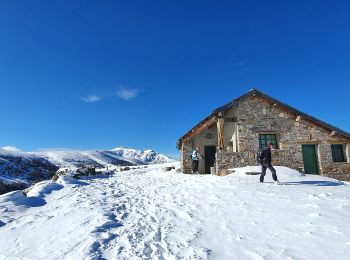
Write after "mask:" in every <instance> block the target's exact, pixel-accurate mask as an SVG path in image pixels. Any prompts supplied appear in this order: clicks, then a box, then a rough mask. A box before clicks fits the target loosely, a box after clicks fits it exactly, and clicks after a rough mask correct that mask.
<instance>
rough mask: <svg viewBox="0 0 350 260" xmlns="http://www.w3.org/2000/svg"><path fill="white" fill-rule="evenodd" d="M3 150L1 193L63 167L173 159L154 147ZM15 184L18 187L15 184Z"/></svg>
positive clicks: (12, 148)
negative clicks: (32, 150) (152, 148)
mask: <svg viewBox="0 0 350 260" xmlns="http://www.w3.org/2000/svg"><path fill="white" fill-rule="evenodd" d="M10 148H11V149H0V194H1V193H4V191H2V190H4V189H5V188H4V186H6V185H7V186H11V185H14V184H16V185H17V184H19V183H20V184H21V187H22V186H26V185H27V186H28V185H30V184H32V183H34V182H38V181H41V180H46V179H49V178H51V177H52V176H53V175H54V173H55V172H56V171H57V170H58V169H59V168H61V167H69V168H78V167H82V166H93V167H96V168H105V167H107V166H108V165H120V166H134V165H148V164H161V163H168V162H172V161H174V160H173V159H171V158H169V157H167V156H165V155H162V154H159V153H157V152H155V151H153V150H145V151H142V150H136V149H131V148H125V147H117V148H114V149H111V150H105V151H41V152H20V151H18V150H16V149H14V147H10ZM16 185H15V186H16Z"/></svg>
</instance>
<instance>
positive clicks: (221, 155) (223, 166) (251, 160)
mask: <svg viewBox="0 0 350 260" xmlns="http://www.w3.org/2000/svg"><path fill="white" fill-rule="evenodd" d="M247 165H258V163H257V160H256V155H255V153H253V152H242V153H229V152H225V151H218V152H217V153H216V165H215V166H216V174H218V175H220V174H221V172H222V171H223V170H228V169H233V168H237V167H244V166H247Z"/></svg>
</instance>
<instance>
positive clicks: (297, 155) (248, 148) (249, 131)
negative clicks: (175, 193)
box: [182, 96, 350, 180]
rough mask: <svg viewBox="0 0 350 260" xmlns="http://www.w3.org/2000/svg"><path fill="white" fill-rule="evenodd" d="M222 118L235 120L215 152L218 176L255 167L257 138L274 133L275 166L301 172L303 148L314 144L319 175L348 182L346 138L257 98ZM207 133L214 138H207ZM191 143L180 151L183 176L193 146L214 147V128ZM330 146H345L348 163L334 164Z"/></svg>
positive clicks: (349, 166) (188, 169)
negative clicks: (223, 146)
mask: <svg viewBox="0 0 350 260" xmlns="http://www.w3.org/2000/svg"><path fill="white" fill-rule="evenodd" d="M224 118H235V120H236V121H237V122H225V124H224V145H225V149H224V150H223V151H218V152H217V155H216V169H217V173H220V171H222V170H226V169H229V168H235V167H242V166H247V165H257V161H256V152H257V151H258V150H259V135H260V134H276V135H277V142H278V146H279V147H278V149H277V150H275V151H273V164H274V165H276V166H277V165H280V166H287V167H290V168H293V169H296V170H299V171H303V170H304V161H303V153H302V145H303V144H314V145H315V146H316V152H317V157H318V164H319V165H318V166H319V170H320V174H321V175H324V176H329V177H333V178H337V179H340V180H348V179H349V172H350V140H348V139H344V138H342V137H339V136H337V135H335V136H334V135H331V131H329V130H326V129H325V128H323V127H321V126H318V125H316V124H314V123H312V122H310V121H308V120H306V119H304V118H302V117H299V116H298V115H295V114H292V113H291V112H289V111H286V110H285V109H283V108H282V107H279V106H277V105H275V104H271V103H269V102H267V101H265V100H263V99H262V98H260V97H257V96H256V97H253V96H250V97H249V96H248V97H245V98H241V99H239V100H237V101H235V104H234V107H233V108H231V109H229V110H228V111H226V112H225V114H224ZM208 134H209V136H210V134H211V135H212V136H213V137H212V138H211V139H208V138H207V137H208ZM232 140H233V141H235V142H232ZM190 142H191V143H189V144H187V146H186V148H185V149H184V151H183V152H182V155H183V157H184V159H182V160H183V169H184V172H185V173H191V160H190V158H189V156H190V153H191V149H192V147H196V146H200V147H201V148H202V151H203V152H204V149H203V148H204V146H206V145H214V146H217V129H216V125H214V126H212V127H211V128H210V129H206V130H205V131H203V132H202V133H200V134H198V135H197V136H195V137H193V138H192V139H191V140H190ZM331 144H346V157H347V161H348V162H347V163H333V159H332V151H331ZM229 145H231V147H230V146H229ZM234 151H236V152H234ZM204 163H205V162H204V160H202V161H201V162H200V165H199V172H200V173H204Z"/></svg>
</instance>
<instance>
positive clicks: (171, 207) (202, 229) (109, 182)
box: [0, 163, 350, 260]
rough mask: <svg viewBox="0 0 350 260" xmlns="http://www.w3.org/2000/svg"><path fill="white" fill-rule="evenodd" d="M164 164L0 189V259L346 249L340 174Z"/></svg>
mask: <svg viewBox="0 0 350 260" xmlns="http://www.w3.org/2000/svg"><path fill="white" fill-rule="evenodd" d="M175 165H176V166H177V167H178V164H177V163H175ZM163 168H164V165H154V166H150V167H149V168H148V169H137V170H132V171H128V172H120V173H116V174H115V175H113V176H110V177H107V176H106V177H95V178H91V179H80V180H79V181H77V180H74V179H71V178H70V177H60V179H59V180H58V182H57V183H50V182H49V181H47V182H41V183H39V184H37V185H36V187H35V188H34V189H33V190H32V191H31V192H30V193H29V194H28V197H25V196H24V195H23V193H21V192H20V191H17V192H12V193H8V194H5V195H1V196H0V214H1V215H0V248H1V250H0V259H337V260H338V259H350V200H349V199H350V185H349V184H348V183H342V182H338V181H336V180H333V179H328V178H323V177H320V176H309V175H307V176H301V175H300V174H299V173H298V172H296V171H293V170H290V169H287V168H284V167H276V168H277V171H278V175H279V179H280V180H281V181H283V182H285V185H282V186H274V185H272V179H271V176H270V175H269V176H267V177H266V183H264V184H260V183H258V176H247V175H245V174H244V172H246V171H257V170H259V169H256V168H253V167H252V168H243V169H238V170H237V171H236V172H235V173H234V174H232V175H230V176H226V177H218V176H210V175H209V176H208V175H183V174H181V173H176V172H175V171H171V172H163V170H162V169H163Z"/></svg>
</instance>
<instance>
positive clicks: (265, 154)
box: [258, 143, 279, 184]
mask: <svg viewBox="0 0 350 260" xmlns="http://www.w3.org/2000/svg"><path fill="white" fill-rule="evenodd" d="M272 148H273V144H272V143H269V144H268V145H267V147H266V148H264V149H263V150H262V151H261V153H260V155H259V158H258V159H259V162H260V163H261V166H262V169H261V175H260V182H264V177H265V175H266V170H267V169H269V170H270V171H271V173H272V178H273V180H274V181H275V184H279V181H278V179H277V174H276V170H275V168H273V166H272V156H271V149H272Z"/></svg>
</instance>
